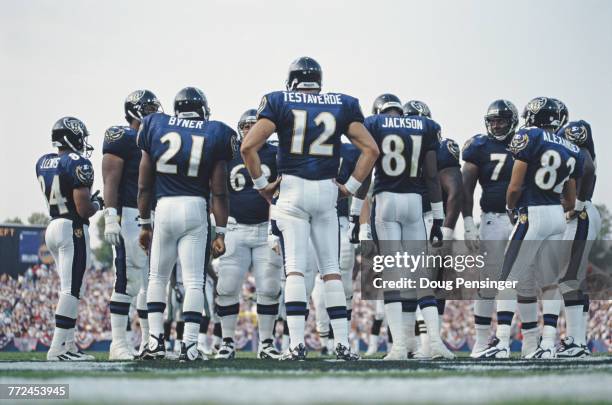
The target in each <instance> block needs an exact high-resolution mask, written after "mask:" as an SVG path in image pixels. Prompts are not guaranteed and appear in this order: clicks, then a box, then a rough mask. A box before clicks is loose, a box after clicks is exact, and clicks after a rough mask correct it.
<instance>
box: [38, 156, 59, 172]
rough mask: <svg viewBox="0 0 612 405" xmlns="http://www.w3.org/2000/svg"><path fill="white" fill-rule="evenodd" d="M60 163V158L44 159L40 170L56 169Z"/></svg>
mask: <svg viewBox="0 0 612 405" xmlns="http://www.w3.org/2000/svg"><path fill="white" fill-rule="evenodd" d="M59 161H60V158H59V157H54V158H47V159H44V160H43V161H42V162H41V163H40V168H41V169H55V168H56V167H57V164H58V163H59Z"/></svg>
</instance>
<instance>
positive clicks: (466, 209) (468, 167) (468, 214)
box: [461, 162, 479, 250]
mask: <svg viewBox="0 0 612 405" xmlns="http://www.w3.org/2000/svg"><path fill="white" fill-rule="evenodd" d="M461 174H462V176H461V177H462V178H463V208H462V214H463V230H464V234H463V238H464V239H465V240H466V242H465V244H466V246H467V247H468V248H469V249H471V250H477V249H478V230H477V229H476V225H475V224H474V218H473V217H472V212H473V211H474V190H475V189H476V182H477V181H478V174H479V173H478V166H476V165H475V164H474V163H472V162H465V163H464V164H463V170H462V173H461Z"/></svg>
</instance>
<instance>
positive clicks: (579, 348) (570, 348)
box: [556, 336, 589, 359]
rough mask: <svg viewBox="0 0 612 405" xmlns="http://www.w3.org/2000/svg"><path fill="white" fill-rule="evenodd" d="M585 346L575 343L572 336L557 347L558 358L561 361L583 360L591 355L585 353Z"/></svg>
mask: <svg viewBox="0 0 612 405" xmlns="http://www.w3.org/2000/svg"><path fill="white" fill-rule="evenodd" d="M585 347H586V346H584V345H579V344H576V343H575V342H574V338H573V337H571V336H568V337H566V338H565V339H563V340H562V341H561V343H560V344H559V346H558V347H557V349H556V351H557V357H558V358H560V359H582V358H585V357H588V356H589V355H588V354H587V352H586V351H585Z"/></svg>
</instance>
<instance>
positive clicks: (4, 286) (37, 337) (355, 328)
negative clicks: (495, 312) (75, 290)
mask: <svg viewBox="0 0 612 405" xmlns="http://www.w3.org/2000/svg"><path fill="white" fill-rule="evenodd" d="M112 284H113V271H112V269H107V268H103V269H93V268H92V269H90V270H89V271H88V272H87V273H86V276H85V293H84V294H83V297H82V299H81V302H80V305H79V317H78V318H77V319H78V323H77V330H78V334H77V342H78V343H79V345H81V346H82V347H84V348H87V347H89V346H90V345H91V344H92V343H94V342H96V341H107V340H110V316H109V308H108V300H109V299H110V292H111V291H112ZM359 287H360V286H359V283H358V282H356V283H355V296H354V301H353V322H352V330H351V340H352V341H353V342H355V343H354V344H357V343H358V342H359V341H361V342H363V344H362V345H361V346H362V348H363V347H364V345H365V344H366V343H365V342H367V341H368V336H369V333H370V328H371V323H372V319H373V315H374V306H373V302H372V301H366V300H361V299H360V293H359ZM57 291H59V277H58V275H57V272H55V270H54V268H53V267H52V266H51V267H47V266H45V265H39V266H34V267H31V268H30V269H28V270H27V271H26V272H25V273H24V274H23V275H21V276H19V277H18V278H17V279H15V278H11V277H10V276H8V275H7V274H1V275H0V350H1V349H3V348H5V347H6V346H7V345H8V344H9V343H10V342H11V341H13V343H14V346H15V347H17V348H18V349H19V350H22V351H30V350H35V348H36V346H37V344H38V343H40V344H42V345H44V346H48V345H49V343H50V342H51V337H52V334H53V327H54V310H55V308H54V306H55V303H56V302H57ZM254 291H255V285H254V280H253V278H252V277H251V276H250V275H249V277H248V278H247V281H246V283H245V285H244V287H243V290H242V294H241V299H242V300H241V305H240V316H239V323H238V328H237V333H238V336H236V347H237V348H242V347H244V346H246V345H247V344H248V342H250V341H255V342H256V341H257V340H256V339H257V337H256V336H255V334H256V330H257V329H256V320H257V316H256V302H255V295H254ZM610 304H611V302H610V301H592V302H591V307H590V322H589V328H588V331H589V340H596V341H599V342H600V343H602V345H600V347H607V348H608V351H612V336H611V335H610V331H611V330H612V305H610ZM471 306H472V302H471V301H448V303H447V306H446V311H445V313H444V319H443V327H442V331H443V337H444V339H445V341H446V342H447V344H448V345H449V346H451V347H452V348H453V349H460V348H461V347H464V346H465V344H466V343H467V345H469V346H471V345H472V343H473V342H472V331H473V330H474V325H473V317H472V316H471V314H472V310H471ZM310 313H311V314H314V311H311V312H310ZM132 328H133V329H134V330H137V329H138V320H137V315H136V314H134V316H133V317H132ZM211 329H212V323H211ZM564 331H565V321H564V320H563V316H561V317H560V318H559V333H560V334H561V335H563V334H564ZM281 333H282V323H279V325H278V327H277V336H280V334H281ZM306 333H307V336H306V342H308V344H309V345H310V346H311V347H312V348H313V349H318V348H319V347H320V344H319V341H318V337H317V333H316V331H315V323H314V316H313V315H311V316H310V318H309V322H308V324H307V332H306ZM518 333H519V331H518V328H516V330H515V331H513V334H514V336H515V337H517V334H518ZM138 335H139V334H134V336H138ZM383 335H384V332H383ZM134 343H135V344H137V343H138V342H134Z"/></svg>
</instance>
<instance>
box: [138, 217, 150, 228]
mask: <svg viewBox="0 0 612 405" xmlns="http://www.w3.org/2000/svg"><path fill="white" fill-rule="evenodd" d="M138 225H140V226H142V225H151V218H140V217H138Z"/></svg>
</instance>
